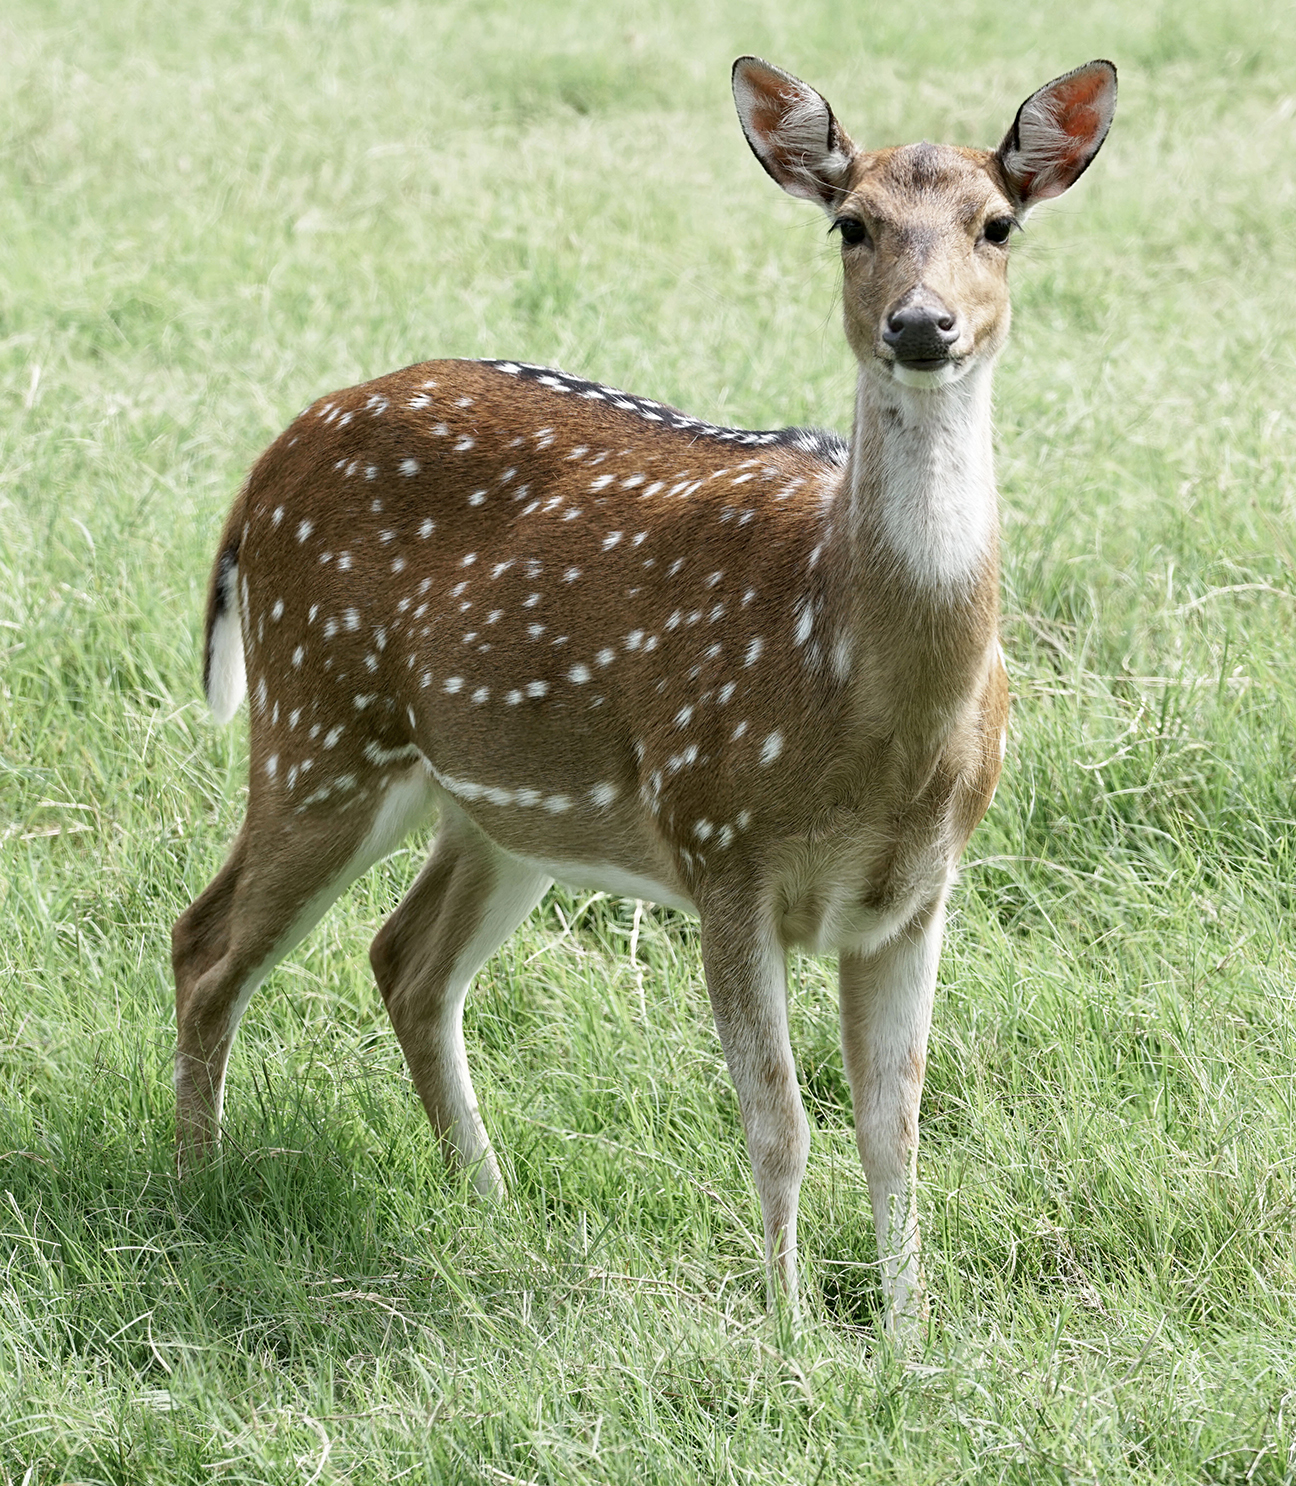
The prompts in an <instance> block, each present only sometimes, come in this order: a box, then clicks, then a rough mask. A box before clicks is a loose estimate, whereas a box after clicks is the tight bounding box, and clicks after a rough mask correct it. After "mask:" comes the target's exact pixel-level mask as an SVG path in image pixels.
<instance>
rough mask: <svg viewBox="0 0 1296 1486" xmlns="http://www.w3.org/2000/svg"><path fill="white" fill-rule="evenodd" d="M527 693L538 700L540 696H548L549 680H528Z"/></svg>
mask: <svg viewBox="0 0 1296 1486" xmlns="http://www.w3.org/2000/svg"><path fill="white" fill-rule="evenodd" d="M526 694H527V696H529V697H534V698H536V699H537V700H538V699H539V698H540V697H543V696H548V694H549V683H548V682H547V681H528V682H527V684H526Z"/></svg>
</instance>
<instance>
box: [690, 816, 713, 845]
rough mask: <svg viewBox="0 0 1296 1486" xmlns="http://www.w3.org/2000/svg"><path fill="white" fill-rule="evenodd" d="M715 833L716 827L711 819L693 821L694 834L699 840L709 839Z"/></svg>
mask: <svg viewBox="0 0 1296 1486" xmlns="http://www.w3.org/2000/svg"><path fill="white" fill-rule="evenodd" d="M714 833H715V827H714V826H713V825H712V824H711V822H710V821H709V820H698V821H694V823H693V834H694V835H695V836H696V837H697V838H698V840H699V841H709V840H710V839H711V837H712V835H713V834H714Z"/></svg>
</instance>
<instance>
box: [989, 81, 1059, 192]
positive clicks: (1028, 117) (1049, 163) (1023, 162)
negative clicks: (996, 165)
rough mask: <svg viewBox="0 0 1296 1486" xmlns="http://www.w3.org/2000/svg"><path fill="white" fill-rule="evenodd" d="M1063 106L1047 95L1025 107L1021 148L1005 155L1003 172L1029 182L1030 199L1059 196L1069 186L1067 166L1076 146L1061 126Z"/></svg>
mask: <svg viewBox="0 0 1296 1486" xmlns="http://www.w3.org/2000/svg"><path fill="white" fill-rule="evenodd" d="M1062 111H1063V106H1062V104H1061V103H1060V102H1059V101H1058V100H1057V99H1054V98H1050V97H1049V96H1048V95H1047V94H1045V95H1044V96H1043V97H1042V98H1041V97H1035V98H1032V99H1030V100H1029V101H1028V102H1027V103H1025V104H1023V106H1022V111H1021V118H1020V119H1019V120H1018V121H1017V137H1018V139H1019V141H1020V147H1019V148H1018V149H1015V150H1007V151H1005V152H1004V157H1003V164H1004V169H1005V170H1006V171H1007V172H1008V174H1009V176H1011V177H1012V178H1013V179H1014V180H1026V181H1029V182H1030V199H1031V202H1032V204H1033V203H1034V202H1036V201H1044V200H1047V199H1048V198H1049V197H1050V196H1060V195H1061V194H1062V192H1063V191H1065V190H1066V188H1067V186H1068V185H1069V184H1070V179H1069V177H1068V175H1067V171H1066V166H1067V165H1068V163H1069V162H1070V161H1071V160H1072V159H1073V158H1074V156H1075V153H1076V143H1075V140H1074V139H1072V137H1071V135H1070V134H1068V133H1067V131H1066V130H1065V129H1064V128H1063V127H1062V122H1061V115H1062Z"/></svg>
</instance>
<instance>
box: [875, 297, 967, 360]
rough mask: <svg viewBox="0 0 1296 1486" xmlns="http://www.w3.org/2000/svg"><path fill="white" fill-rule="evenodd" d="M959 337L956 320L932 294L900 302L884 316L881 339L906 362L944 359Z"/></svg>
mask: <svg viewBox="0 0 1296 1486" xmlns="http://www.w3.org/2000/svg"><path fill="white" fill-rule="evenodd" d="M958 338H959V327H958V319H957V317H956V316H955V314H954V313H953V311H952V310H951V309H950V308H949V307H948V305H945V304H943V303H942V302H941V301H940V300H939V299H937V298H935V297H934V296H932V297H931V298H927V297H926V296H924V297H923V298H921V299H916V298H915V299H911V300H909V301H908V302H907V303H906V302H903V301H902V302H901V303H900V304H898V305H897V306H896V307H895V309H893V310H892V311H891V313H890V314H889V315H888V316H887V321H886V329H885V330H884V331H883V332H882V339H883V340H884V341H885V342H886V343H887V345H888V346H890V347H891V349H892V350H893V351H894V352H895V358H896V360H897V361H899V362H902V363H904V364H905V365H913V364H914V363H915V362H919V363H921V362H925V361H944V360H945V359H946V358H947V357H948V356H949V348H950V347H951V346H952V345H953V344H954V342H955V341H956V340H958Z"/></svg>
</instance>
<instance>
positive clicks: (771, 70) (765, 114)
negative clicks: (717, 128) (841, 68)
mask: <svg viewBox="0 0 1296 1486" xmlns="http://www.w3.org/2000/svg"><path fill="white" fill-rule="evenodd" d="M733 94H734V102H735V103H736V104H737V106H738V118H739V120H740V121H741V122H742V127H743V133H744V134H745V135H746V136H747V143H748V144H749V145H751V147H752V153H753V154H754V155H755V156H756V158H757V159H758V160H759V161H760V163H761V164H762V165H763V166H764V167H765V169H766V170H767V171H768V172H769V174H770V175H771V176H772V177H773V178H774V180H776V181H777V182H778V183H779V185H780V186H782V187H783V189H784V190H785V191H787V192H788V193H789V194H790V195H792V196H804V197H805V199H806V200H807V201H813V202H816V203H817V204H818V205H819V206H821V207H823V209H824V211H826V212H827V213H828V214H829V215H830V216H831V215H833V214H834V213H835V212H836V210H837V207H838V204H839V203H840V201H841V197H842V194H843V192H844V191H845V190H846V186H847V177H848V175H849V173H850V164H851V161H852V159H854V156H855V146H854V145H853V144H852V143H851V142H850V139H849V138H848V137H847V134H846V131H845V130H844V129H843V128H842V127H841V125H840V124H839V123H838V122H837V120H836V119H835V118H834V117H833V111H832V109H831V108H829V107H828V103H827V100H826V99H824V98H821V97H820V96H819V94H818V93H816V92H815V90H814V89H813V88H811V87H808V86H807V85H806V84H805V83H803V82H802V81H801V80H800V79H799V78H795V77H793V76H792V74H791V73H790V72H784V71H783V70H782V68H779V67H772V66H771V65H770V64H769V63H768V62H762V61H761V59H760V58H759V57H739V58H738V60H737V61H736V62H735V63H734V65H733Z"/></svg>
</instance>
